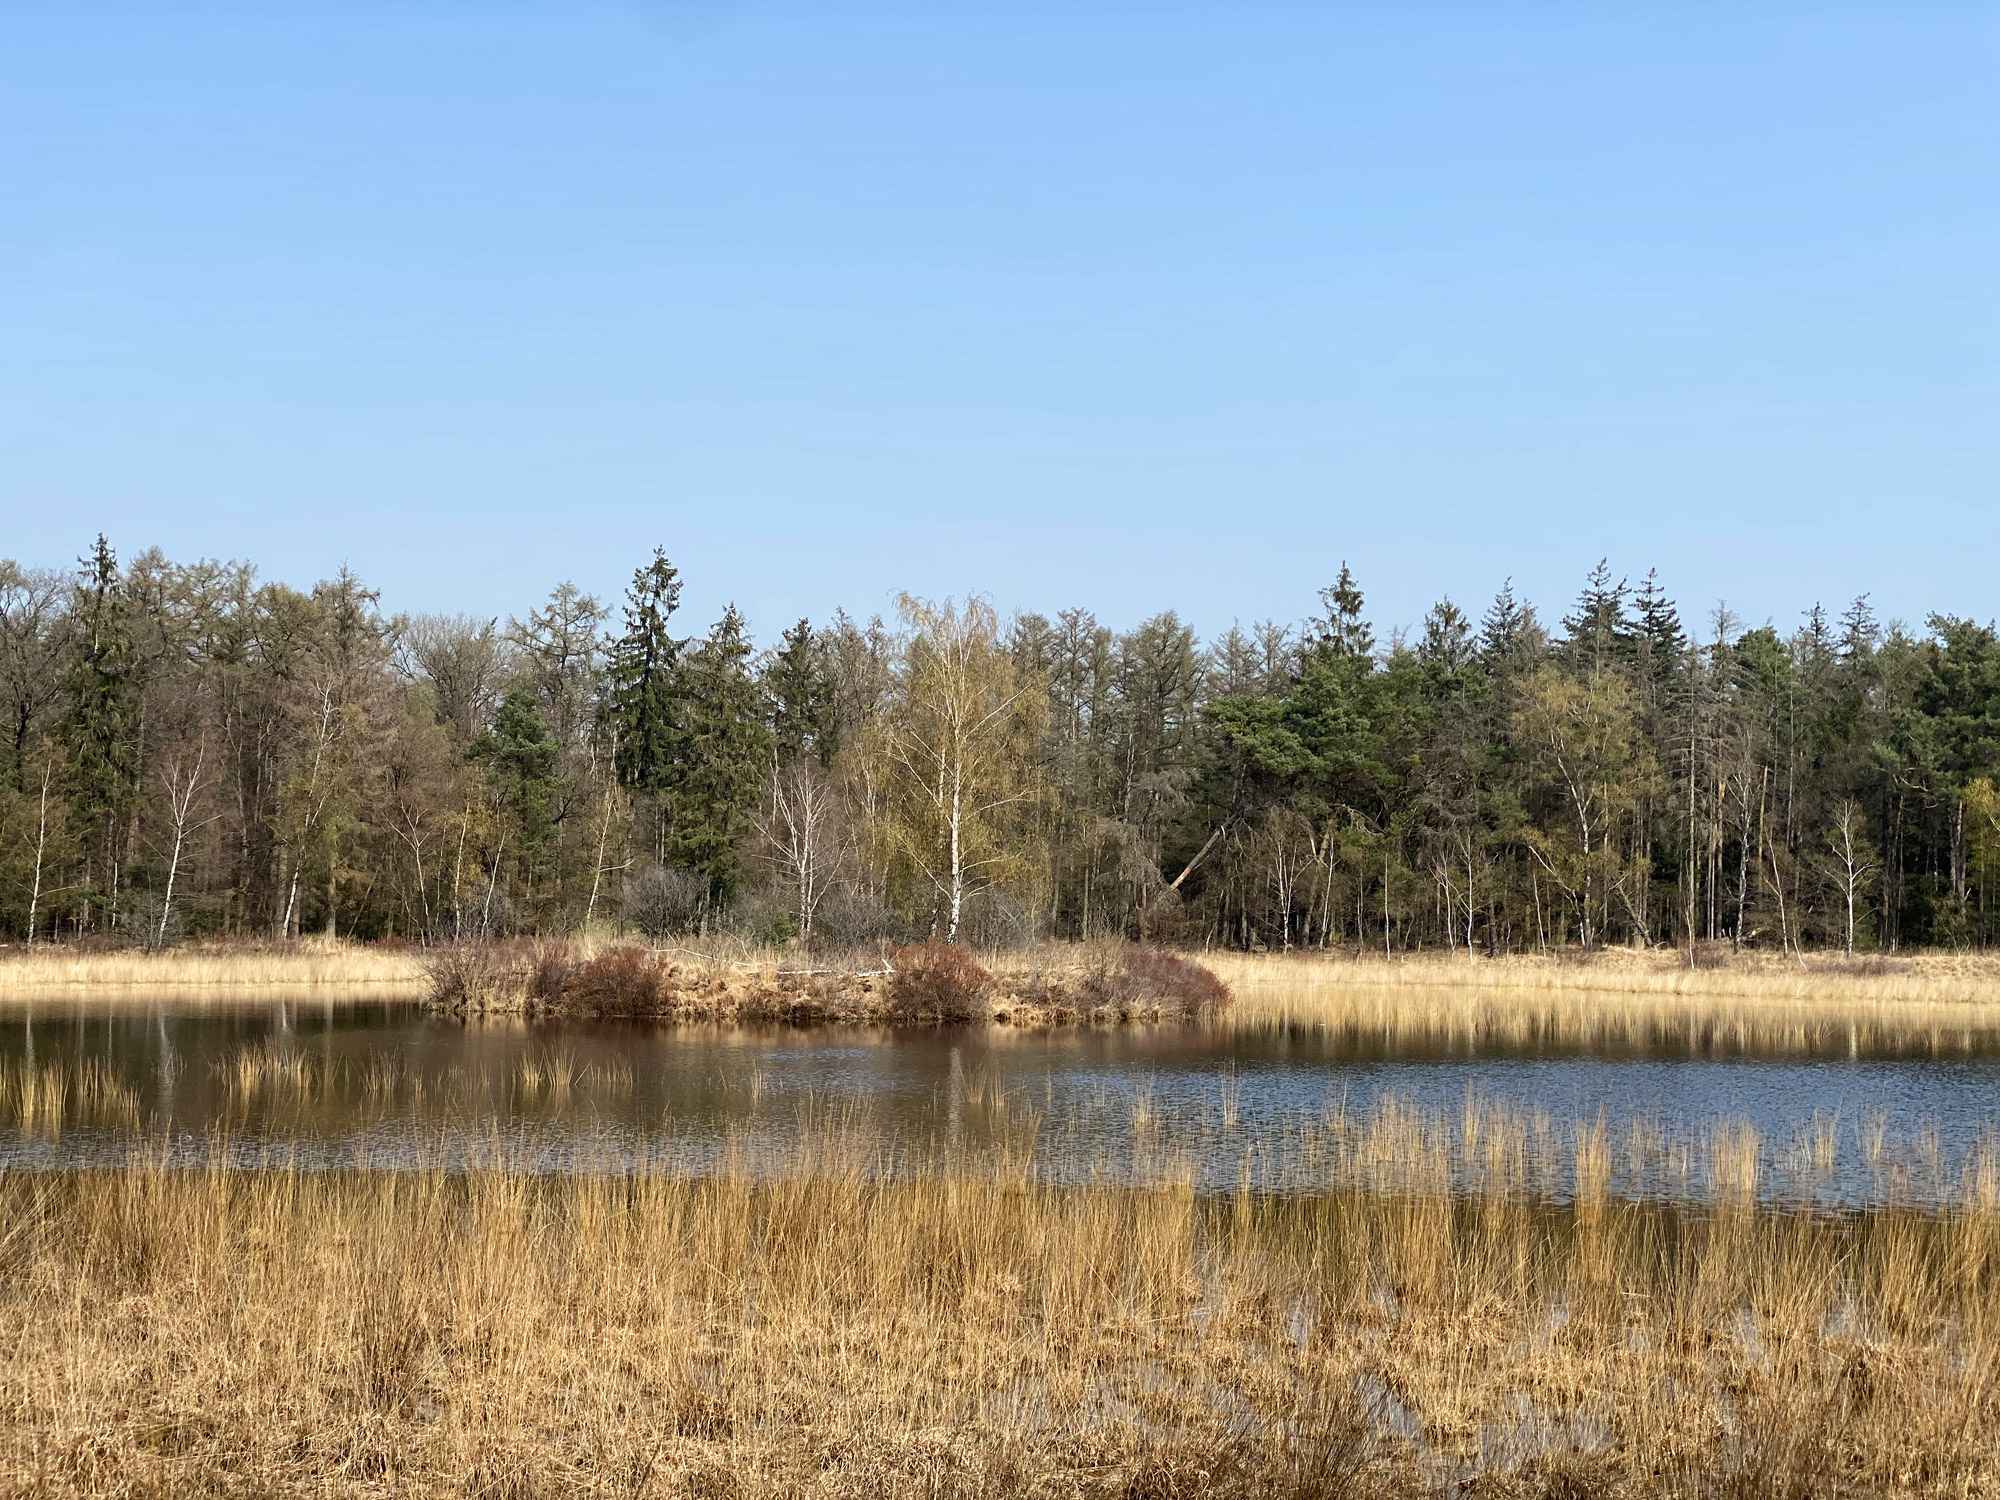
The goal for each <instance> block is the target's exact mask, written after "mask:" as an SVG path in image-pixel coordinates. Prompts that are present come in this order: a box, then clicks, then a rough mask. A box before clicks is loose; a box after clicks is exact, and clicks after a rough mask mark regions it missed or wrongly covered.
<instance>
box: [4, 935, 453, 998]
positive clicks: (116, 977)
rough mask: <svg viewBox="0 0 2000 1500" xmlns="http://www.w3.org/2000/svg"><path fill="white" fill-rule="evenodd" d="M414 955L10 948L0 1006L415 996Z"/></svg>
mask: <svg viewBox="0 0 2000 1500" xmlns="http://www.w3.org/2000/svg"><path fill="white" fill-rule="evenodd" d="M422 983H423V975H422V973H421V972H420V971H419V969H418V968H417V964H416V960H415V956H414V953H413V950H410V949H398V948H373V947H364V946H361V945H359V944H342V943H322V942H314V941H305V942H299V943H292V944H286V945H283V946H279V945H271V946H248V945H243V946H237V945H232V946H214V947H209V946H202V947H192V948H168V949H164V950H160V951H152V950H148V949H141V948H112V949H89V948H66V947H50V946H43V947H40V948H35V949H32V950H31V949H28V948H12V949H8V950H6V951H5V952H4V953H0V1000H5V999H12V998H33V997H35V996H40V995H51V994H54V995H62V994H75V993H77V992H79V991H86V990H107V991H111V992H114V993H116V992H123V993H127V994H131V995H134V996H142V995H146V994H148V993H152V992H159V991H172V992H174V993H175V994H176V995H186V996H190V997H197V998H198V997H200V996H201V995H202V994H203V993H204V992H211V993H216V994H222V995H234V994H241V993H242V992H244V991H246V990H252V989H255V990H269V991H279V992H282V991H288V990H298V989H313V990H325V989H330V988H353V989H364V988H376V989H395V990H402V991H406V992H408V993H410V994H413V995H414V994H416V993H418V992H419V990H420V988H421V986H422Z"/></svg>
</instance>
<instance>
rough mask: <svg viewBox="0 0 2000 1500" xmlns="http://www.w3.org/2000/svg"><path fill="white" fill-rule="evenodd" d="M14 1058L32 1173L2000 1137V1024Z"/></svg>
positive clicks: (234, 1018) (1815, 1173)
mask: <svg viewBox="0 0 2000 1500" xmlns="http://www.w3.org/2000/svg"><path fill="white" fill-rule="evenodd" d="M0 1069H4V1076H5V1079H6V1080H7V1088H6V1090H5V1101H4V1104H5V1108H4V1112H0V1164H5V1165H10V1166H15V1167H27V1168H48V1167H56V1166H66V1165H79V1164H89V1163H105V1162H109V1161H115V1160H121V1159H125V1158H127V1157H128V1156H129V1155H131V1154H132V1153H133V1152H135V1151H143V1152H150V1153H165V1154H167V1155H169V1156H171V1157H173V1158H176V1159H180V1160H186V1161H198V1160H203V1159H207V1158H209V1157H210V1156H212V1155H214V1154H217V1153H220V1154H222V1155H224V1156H226V1157H227V1158H229V1159H231V1160H234V1161H238V1162H243V1163H270V1162H295V1163H297V1164H299V1165H302V1166H309V1167H323V1166H341V1165H349V1164H359V1163H364V1162H365V1163H370V1164H374V1165H377V1166H415V1165H425V1164H429V1165H445V1166H454V1167H455V1166H463V1165H467V1164H472V1163H478V1162H483V1161H495V1160H499V1161H505V1162H507V1163H509V1164H511V1165H514V1166H517V1167H526V1168H530V1169H537V1170H565V1169H572V1168H578V1167H587V1168H618V1167H623V1166H629V1165H631V1164H633V1163H636V1162H654V1163H657V1164H661V1165H664V1166H668V1167H672V1168H674V1169H681V1170H703V1169H707V1168H712V1167H713V1166H715V1165H716V1164H717V1163H719V1162H723V1161H725V1160H733V1161H737V1162H741V1163H747V1164H749V1165H751V1166H763V1167H767V1168H770V1169H777V1166H778V1164H780V1163H782V1162H783V1161H785V1160H786V1159H788V1158H787V1153H795V1152H796V1150H797V1148H798V1145H799V1143H800V1141H801V1140H802V1138H805V1139H809V1138H812V1137H815V1136H825V1135H835V1134H838V1135H844V1136H846V1137H848V1138H853V1137H854V1136H855V1135H857V1134H861V1135H865V1137H866V1138H867V1139H869V1140H870V1141H872V1142H875V1143H877V1145H878V1146H879V1147H880V1148H881V1149H882V1151H885V1152H886V1153H888V1154H889V1155H890V1156H900V1158H901V1159H903V1160H905V1161H908V1160H914V1159H919V1158H923V1157H927V1156H930V1155H934V1154H935V1153H939V1152H944V1151H952V1152H968V1153H971V1154H974V1155H980V1154H986V1155H998V1156H1004V1157H1006V1158H1008V1159H1009V1160H1013V1161H1015V1162H1017V1163H1026V1164H1031V1165H1032V1167H1033V1168H1034V1170H1035V1171H1037V1172H1038V1173H1039V1174H1040V1175H1042V1176H1043V1177H1045V1178H1047V1179H1049V1180H1053V1181H1059V1182H1069V1181H1087V1180H1105V1179H1111V1180H1123V1179H1130V1178H1135V1177H1137V1178H1145V1177H1151V1176H1155V1175H1157V1174H1159V1173H1160V1172H1162V1171H1165V1172H1169V1173H1173V1174H1180V1175H1185V1176H1186V1177H1188V1178H1189V1179H1191V1180H1192V1182H1193V1183H1194V1185H1195V1187H1196V1189H1197V1190H1199V1191H1205V1192H1218V1191H1222V1192H1226V1191H1233V1190H1235V1189H1236V1188H1238V1187H1239V1186H1240V1185H1241V1184H1243V1183H1245V1182H1246V1181H1247V1182H1249V1183H1250V1184H1251V1185H1253V1186H1257V1187H1263V1188H1271V1189H1278V1190H1289V1191H1310V1190H1313V1189H1315V1188H1320V1187H1324V1186H1326V1185H1328V1183H1329V1182H1331V1181H1332V1180H1333V1179H1334V1177H1335V1175H1337V1173H1336V1167H1335V1165H1334V1164H1335V1162H1336V1160H1337V1159H1339V1158H1340V1143H1341V1142H1342V1141H1345V1142H1347V1143H1348V1144H1349V1145H1350V1146H1351V1145H1352V1144H1353V1143H1354V1142H1356V1141H1358V1140H1360V1139H1361V1138H1362V1137H1363V1136H1364V1135H1365V1134H1366V1126H1367V1124H1368V1122H1369V1120H1370V1118H1371V1116H1376V1113H1377V1111H1379V1109H1380V1108H1381V1107H1382V1106H1383V1104H1384V1102H1385V1101H1391V1100H1393V1101H1397V1102H1399V1103H1400V1104H1401V1105H1404V1106H1408V1107H1411V1108H1414V1109H1417V1110H1423V1111H1432V1112H1434V1114H1435V1115H1436V1117H1437V1118H1439V1119H1440V1120H1446V1121H1454V1122H1462V1121H1463V1119H1464V1116H1465V1112H1466V1105H1467V1101H1468V1099H1472V1100H1477V1101H1481V1102H1482V1103H1483V1104H1485V1105H1489V1106H1496V1107H1499V1108H1501V1109H1503V1110H1506V1111H1511V1112H1512V1113H1513V1114H1514V1115H1515V1116H1516V1117H1517V1118H1518V1119H1520V1120H1523V1121H1536V1122H1538V1124H1537V1128H1538V1130H1539V1131H1540V1134H1539V1135H1538V1136H1536V1137H1535V1139H1536V1140H1537V1141H1538V1142H1539V1145H1538V1146H1537V1147H1536V1148H1535V1149H1536V1150H1538V1151H1539V1153H1540V1155H1541V1156H1542V1157H1544V1158H1547V1162H1546V1163H1545V1165H1546V1166H1548V1170H1549V1173H1550V1175H1548V1176H1546V1177H1545V1178H1544V1179H1543V1180H1542V1181H1541V1187H1542V1189H1543V1190H1545V1191H1550V1192H1553V1193H1555V1194H1556V1195H1558V1196H1560V1195H1562V1194H1563V1193H1564V1192H1566V1191H1567V1190H1568V1184H1569V1182H1570V1181H1571V1179H1570V1178H1569V1176H1568V1175H1567V1174H1568V1172H1569V1170H1570V1168H1571V1166H1572V1165H1573V1163H1574V1159H1575V1138H1576V1132H1577V1131H1578V1129H1579V1128H1581V1129H1583V1130H1585V1131H1588V1130H1590V1129H1591V1128H1592V1126H1593V1125H1594V1123H1595V1122H1596V1121H1598V1120H1600V1119H1601V1120H1603V1121H1604V1124H1605V1131H1606V1137H1607V1139H1608V1140H1609V1141H1611V1142H1612V1143H1613V1149H1612V1153H1611V1154H1612V1156H1613V1158H1614V1166H1613V1169H1612V1174H1611V1176H1612V1187H1613V1190H1614V1191H1618V1192H1625V1193H1633V1194H1640V1195H1648V1194H1677V1193H1685V1192H1689V1191H1716V1190H1719V1188H1718V1185H1717V1180H1716V1179H1714V1178H1713V1177H1712V1174H1711V1170H1710V1163H1711V1162H1712V1160H1713V1155H1714V1153H1713V1149H1712V1148H1713V1145H1714V1140H1715V1137H1716V1133H1717V1131H1718V1128H1720V1129H1722V1130H1723V1131H1725V1132H1734V1135H1733V1137H1732V1138H1733V1139H1735V1140H1737V1141H1739V1142H1740V1141H1741V1140H1742V1139H1743V1137H1742V1135H1741V1127H1742V1126H1743V1125H1746V1124H1747V1125H1748V1126H1750V1127H1752V1128H1754V1131H1755V1133H1756V1138H1757V1142H1758V1144H1757V1145H1756V1146H1755V1147H1754V1157H1755V1161H1756V1164H1757V1165H1756V1170H1755V1172H1754V1174H1752V1175H1751V1176H1748V1177H1745V1175H1744V1173H1743V1172H1742V1168H1741V1161H1740V1159H1739V1160H1738V1161H1737V1164H1736V1178H1735V1179H1734V1180H1735V1182H1736V1185H1737V1187H1738V1188H1739V1189H1740V1190H1744V1191H1754V1192H1755V1193H1756V1194H1757V1195H1758V1196H1759V1197H1761V1198H1764V1199H1766V1200H1767V1201H1769V1200H1778V1201H1791V1200H1800V1199H1810V1200H1814V1201H1818V1202H1821V1203H1826V1204H1830V1205H1855V1204H1862V1203H1868V1202H1876V1201H1882V1200H1884V1199H1886V1198H1891V1197H1908V1198H1914V1199H1919V1200H1921V1199H1926V1198H1935V1197H1938V1196H1941V1195H1943V1196H1949V1195H1950V1194H1951V1193H1952V1192H1954V1191H1957V1190H1958V1185H1959V1184H1960V1183H1961V1181H1962V1177H1963V1173H1964V1171H1965V1170H1966V1168H1967V1165H1968V1163H1971V1162H1974V1161H1975V1160H1976V1159H1977V1158H1978V1156H1979V1153H1980V1152H1981V1150H1982V1149H1984V1150H1987V1151H1989V1152H1990V1151H1992V1150H1993V1149H1994V1147H1995V1143H1996V1140H2000V1136H1996V1128H1997V1127H2000V1046H1996V1047H1994V1048H1987V1049H1984V1050H1982V1049H1979V1048H1973V1049H1970V1050H1969V1051H1967V1050H1961V1051H1959V1052H1957V1053H1955V1054H1953V1055H1948V1056H1924V1055H1914V1056H1913V1055H1899V1056H1891V1055H1876V1056H1870V1055H1866V1054H1860V1055H1853V1056H1843V1057H1838V1058H1802V1057H1796V1056H1793V1057H1761V1058H1760V1057H1755V1056H1742V1055H1736V1056H1710V1055H1701V1054H1699V1053H1696V1054H1693V1055H1690V1054H1689V1053H1688V1052H1686V1051H1681V1052H1679V1053H1676V1054H1666V1053H1662V1054H1654V1055H1647V1054H1645V1053H1631V1052H1627V1053H1624V1054H1621V1055H1593V1054H1589V1053H1579V1052H1576V1051H1567V1052H1565V1051H1561V1050H1552V1049H1546V1048H1545V1049H1530V1050H1524V1049H1519V1048H1514V1049H1494V1048H1488V1049H1484V1050H1476V1051H1466V1050H1464V1049H1462V1048H1461V1049H1456V1050H1447V1049H1444V1048H1440V1047H1435V1046H1432V1047H1421V1046H1419V1047H1395V1046H1385V1045H1383V1044H1381V1043H1380V1042H1379V1041H1377V1042H1374V1043H1363V1042H1358V1041H1356V1040H1354V1039H1351V1038H1337V1037H1333V1036H1330V1035H1328V1034H1326V1033H1320V1032H1312V1031H1304V1032H1296V1031H1295V1032H1290V1033H1286V1032H1280V1031H1259V1030H1249V1029H1242V1028H1230V1027H1212V1028H1195V1027H1172V1028H1150V1027H1123V1028H1115V1029H1082V1028H1079V1029H1067V1030H1059V1031H1053V1032H1037V1031H1016V1030H1010V1029H1007V1028H968V1029H944V1030H902V1031H895V1032H890V1031H883V1030H875V1029H868V1028H858V1027H823V1028H816V1029H811V1030H791V1029H780V1028H767V1029H741V1028H733V1029H722V1028H702V1027H678V1028H676V1027H651V1026H635V1025H611V1024H587V1023H585V1024H578V1023H527V1022H521V1021H515V1020H505V1021H484V1022H472V1023H467V1022H464V1021H457V1020H446V1019H439V1018H436V1017H432V1016H430V1015H428V1014H427V1013H426V1012H425V1011H424V1010H423V1009H422V1008H421V1007H420V1006H418V1005H416V1004H414V1003H410V1002H401V1001H395V1002H384V1001H380V1000H363V1001H312V1002H308V1003H305V1004H300V1003H296V1002H267V1003H263V1004H258V1005H229V1006H220V1007H219V1006H216V1005H214V1004H201V1005H189V1004H187V1003H185V1002H178V1003H177V1002H175V1001H171V1000H162V1001H160V1002H158V1003H153V1004H139V1003H134V1002H133V1001H130V1000H123V1001H119V1002H112V1003H105V1002H88V1001H86V1002H71V1003H58V1002H43V1003H39V1004H35V1005H33V1006H29V1005H26V1004H22V1005H17V1006H15V1007H12V1008H9V1009H8V1010H6V1011H4V1012H0ZM36 1077H40V1078H43V1079H48V1078H52V1077H56V1078H65V1079H67V1080H68V1082H67V1084H66V1085H65V1087H66V1089H67V1093H66V1095H65V1096H64V1097H65V1101H66V1102H65V1103H63V1104H62V1106H61V1107H59V1108H56V1109H51V1108H50V1107H49V1106H48V1103H47V1098H48V1090H47V1088H46V1087H45V1088H44V1091H43V1096H42V1098H43V1103H42V1104H41V1105H40V1106H39V1107H32V1106H31V1105H30V1104H28V1103H25V1102H24V1095H23V1091H24V1088H25V1086H26V1081H27V1080H29V1079H32V1078H36ZM1635 1127H1636V1128H1637V1131H1638V1135H1639V1137H1640V1138H1643V1139H1647V1140H1650V1141H1652V1142H1653V1145H1654V1148H1655V1150H1656V1153H1658V1152H1664V1154H1666V1155H1672V1149H1671V1148H1672V1147H1673V1143H1675V1142H1679V1143H1681V1153H1680V1160H1681V1162H1682V1166H1681V1168H1680V1170H1679V1174H1678V1175H1677V1176H1676V1175H1673V1174H1668V1175H1667V1176H1657V1175H1656V1176H1649V1175H1648V1170H1647V1169H1646V1167H1645V1166H1644V1164H1643V1162H1642V1161H1641V1160H1640V1158H1639V1157H1636V1156H1632V1155H1631V1154H1630V1153H1629V1152H1628V1151H1626V1150H1624V1149H1623V1148H1621V1147H1620V1146H1619V1145H1618V1143H1620V1142H1627V1141H1629V1140H1630V1139H1631V1138H1632V1137H1633V1132H1634V1129H1635ZM1451 1128H1453V1129H1457V1128H1459V1127H1458V1125H1453V1126H1451ZM1815 1142H1817V1145H1818V1149H1817V1153H1816V1154H1815V1152H1814V1151H1813V1144H1814V1143H1815ZM1531 1154H1532V1153H1531ZM1350 1161H1351V1153H1350ZM1689 1163H1692V1167H1690V1166H1689ZM1669 1178H1671V1180H1669ZM1746 1183H1747V1184H1748V1186H1745V1184H1746Z"/></svg>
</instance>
